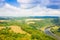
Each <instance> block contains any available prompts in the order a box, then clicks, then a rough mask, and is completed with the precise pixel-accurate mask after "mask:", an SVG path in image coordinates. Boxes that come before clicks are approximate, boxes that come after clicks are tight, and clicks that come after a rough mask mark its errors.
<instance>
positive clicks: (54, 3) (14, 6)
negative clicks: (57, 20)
mask: <svg viewBox="0 0 60 40" xmlns="http://www.w3.org/2000/svg"><path fill="white" fill-rule="evenodd" d="M2 5H3V6H2ZM0 7H1V8H0V16H60V0H23V1H22V0H0Z"/></svg>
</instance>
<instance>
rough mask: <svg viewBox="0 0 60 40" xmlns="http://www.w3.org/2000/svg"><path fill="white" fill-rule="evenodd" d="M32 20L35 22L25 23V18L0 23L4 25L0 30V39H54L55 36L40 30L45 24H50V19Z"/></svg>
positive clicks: (0, 25)
mask: <svg viewBox="0 0 60 40" xmlns="http://www.w3.org/2000/svg"><path fill="white" fill-rule="evenodd" d="M29 22H31V21H29ZM32 22H35V23H30V24H27V23H26V22H25V20H20V21H18V20H10V21H9V22H5V23H4V22H3V23H0V27H2V26H3V27H6V28H4V29H2V28H1V30H0V38H1V40H8V39H9V40H55V38H53V37H50V36H48V35H46V34H45V33H44V32H42V31H44V29H45V27H46V26H50V25H51V22H50V20H47V19H45V20H41V21H32ZM41 30H42V31H41ZM2 36H3V37H2Z"/></svg>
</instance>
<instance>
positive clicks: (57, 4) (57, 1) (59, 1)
mask: <svg viewBox="0 0 60 40" xmlns="http://www.w3.org/2000/svg"><path fill="white" fill-rule="evenodd" d="M33 1H36V0H33ZM39 1H40V2H41V0H38V1H36V2H35V4H37V5H38V4H41V3H38V2H39ZM42 1H44V0H42ZM5 2H7V3H9V4H10V5H13V6H15V7H19V6H20V4H19V3H18V2H17V0H5ZM47 2H48V1H47ZM51 3H52V4H51ZM32 4H33V3H32ZM43 5H44V4H43ZM30 6H31V5H30ZM45 7H47V8H52V9H60V0H50V3H49V4H47V5H46V6H45Z"/></svg>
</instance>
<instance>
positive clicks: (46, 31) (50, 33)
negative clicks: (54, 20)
mask: <svg viewBox="0 0 60 40" xmlns="http://www.w3.org/2000/svg"><path fill="white" fill-rule="evenodd" d="M50 29H51V28H46V29H45V31H44V32H45V33H46V34H47V35H49V36H52V37H55V38H56V39H57V40H60V37H59V36H57V35H56V34H54V33H52V32H51V31H50Z"/></svg>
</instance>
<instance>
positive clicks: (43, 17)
mask: <svg viewBox="0 0 60 40" xmlns="http://www.w3.org/2000/svg"><path fill="white" fill-rule="evenodd" d="M30 18H58V16H30Z"/></svg>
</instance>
